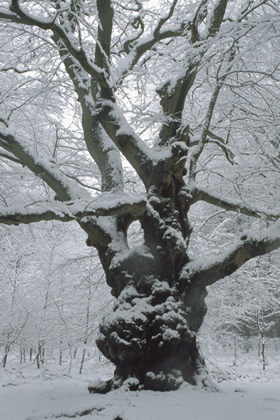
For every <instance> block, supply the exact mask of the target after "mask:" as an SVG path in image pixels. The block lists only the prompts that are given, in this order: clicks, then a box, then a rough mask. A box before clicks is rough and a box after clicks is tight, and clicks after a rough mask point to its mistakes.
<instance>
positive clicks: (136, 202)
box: [0, 194, 146, 225]
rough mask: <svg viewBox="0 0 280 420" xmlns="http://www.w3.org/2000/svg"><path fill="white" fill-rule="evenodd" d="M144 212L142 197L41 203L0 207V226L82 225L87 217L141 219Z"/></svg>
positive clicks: (124, 196)
mask: <svg viewBox="0 0 280 420" xmlns="http://www.w3.org/2000/svg"><path fill="white" fill-rule="evenodd" d="M145 210H146V200H145V198H144V197H142V196H139V197H131V196H127V195H123V194H122V195H121V196H119V195H117V194H104V195H101V196H99V197H98V198H94V199H92V200H91V201H85V200H76V201H71V202H68V203H59V202H57V201H45V202H40V203H36V204H33V205H30V206H10V207H0V223H3V224H6V225H19V224H29V223H36V222H41V221H50V220H59V221H61V222H70V221H72V220H77V221H79V222H83V223H85V222H86V221H87V220H86V218H87V217H100V216H117V215H121V214H127V213H129V214H131V215H132V216H134V217H139V216H141V215H142V214H143V213H144V212H145Z"/></svg>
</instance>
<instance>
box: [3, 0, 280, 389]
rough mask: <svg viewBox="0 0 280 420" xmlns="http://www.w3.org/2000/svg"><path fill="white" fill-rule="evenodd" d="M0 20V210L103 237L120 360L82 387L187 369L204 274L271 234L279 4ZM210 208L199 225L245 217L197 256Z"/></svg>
mask: <svg viewBox="0 0 280 420" xmlns="http://www.w3.org/2000/svg"><path fill="white" fill-rule="evenodd" d="M0 21H1V27H0V30H1V41H0V42H1V68H0V70H1V73H0V77H1V80H0V81H1V114H0V122H1V124H0V147H1V148H0V157H1V171H2V175H3V179H4V181H5V182H4V185H3V186H2V187H1V188H2V190H1V208H0V222H1V223H3V224H7V225H9V224H10V225H11V224H13V225H19V224H21V223H26V224H28V223H35V222H42V221H50V220H58V221H61V222H68V221H73V220H74V221H76V222H77V223H78V224H79V226H80V227H81V229H83V230H84V231H85V232H86V234H87V236H88V239H87V245H88V246H92V247H95V248H96V249H97V251H98V254H99V257H100V260H101V263H102V266H103V268H104V271H105V274H106V280H107V283H108V285H109V286H110V288H111V290H112V294H113V296H115V298H116V301H115V305H114V308H113V311H111V313H110V314H108V315H107V316H105V317H104V319H103V321H102V322H101V325H100V333H99V337H98V339H97V345H98V347H99V349H100V350H101V352H102V353H103V354H104V355H105V356H106V357H107V358H108V359H110V360H111V361H112V362H113V363H114V364H115V366H116V370H115V375H114V378H113V379H112V380H111V381H109V382H107V383H106V384H96V385H93V386H92V387H91V389H90V390H91V391H92V392H93V391H100V390H101V391H103V392H105V391H107V390H109V389H111V388H112V387H116V386H119V385H120V384H121V383H123V381H125V380H126V379H128V378H131V377H134V378H135V379H134V381H132V382H131V383H132V384H133V386H134V387H136V386H137V384H140V385H141V386H144V387H146V388H148V389H156V390H169V389H176V388H177V387H178V386H179V385H180V384H181V383H182V382H183V381H187V382H190V383H195V382H196V380H197V378H198V374H199V373H200V372H201V371H203V360H202V358H201V356H200V354H199V350H198V347H197V340H196V337H197V332H198V330H199V328H200V326H201V324H202V322H203V318H204V316H205V314H206V306H205V302H204V299H205V297H206V294H207V291H206V287H207V286H210V285H212V284H213V283H215V282H217V281H218V280H220V279H223V278H224V277H227V276H230V275H231V274H232V273H234V272H235V271H236V270H238V268H239V267H241V266H242V265H243V264H244V263H246V261H248V260H250V259H252V258H254V257H256V256H261V255H264V254H267V253H269V252H271V251H274V250H276V249H277V248H279V247H280V222H279V215H280V211H279V175H280V173H279V164H280V149H279V86H280V85H279V81H280V78H279V76H280V72H279V56H280V55H279V52H280V51H279V35H280V12H279V4H278V2H277V1H274V0H267V1H266V0H254V1H252V0H246V1H241V0H201V1H196V0H162V1H161V0H158V1H151V0H85V1H82V0H71V1H66V0H52V1H51V0H47V1H45V0H44V1H43V0H21V1H20V0H9V1H8V0H4V1H2V2H1V6H0ZM123 168H124V169H123ZM205 206H206V207H205ZM206 210H207V211H206ZM204 211H205V214H207V215H206V216H205V220H204V221H203V226H204V228H205V226H207V234H209V232H210V229H212V230H213V232H214V231H215V229H216V228H217V225H218V224H219V226H220V224H221V217H222V218H225V217H226V223H230V221H231V220H232V221H234V220H235V217H236V215H237V214H238V216H239V217H243V219H242V220H245V221H246V223H245V222H244V223H243V224H241V225H240V224H239V225H238V226H239V227H238V228H237V227H236V226H235V228H236V230H235V231H236V238H235V239H234V240H233V238H232V228H231V230H230V229H229V231H230V235H229V237H228V240H227V235H226V230H224V231H223V236H222V235H221V241H220V243H218V244H217V246H216V247H213V244H212V246H209V252H205V246H204V247H203V249H204V251H203V254H202V251H201V250H200V247H199V245H200V241H202V240H203V238H201V236H203V235H201V232H202V231H201V229H202V227H201V229H196V221H197V219H196V216H197V217H199V220H200V223H201V220H202V219H201V212H202V214H203V212H204ZM250 220H252V226H251V227H250V225H249V221H250ZM136 221H138V223H140V226H141V238H140V239H138V242H137V246H136V245H134V246H133V242H132V241H129V240H128V239H129V238H128V236H129V233H130V232H131V225H132V224H133V223H134V222H136ZM224 221H225V219H224ZM216 222H217V223H216ZM234 223H235V222H234ZM134 224H135V223H134ZM236 225H237V224H236ZM240 226H241V227H242V229H243V228H244V231H242V229H240ZM232 227H234V224H233V225H232ZM213 235H214V236H215V240H216V239H217V237H219V235H217V231H215V234H214V233H213ZM208 236H209V238H210V239H211V235H210V234H209V235H208ZM139 240H141V243H140V245H139ZM229 281H230V277H229Z"/></svg>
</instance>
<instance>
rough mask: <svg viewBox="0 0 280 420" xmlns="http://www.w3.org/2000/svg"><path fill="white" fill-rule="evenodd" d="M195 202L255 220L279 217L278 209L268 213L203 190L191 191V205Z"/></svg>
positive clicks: (259, 208) (262, 209)
mask: <svg viewBox="0 0 280 420" xmlns="http://www.w3.org/2000/svg"><path fill="white" fill-rule="evenodd" d="M197 201H205V202H206V203H209V204H212V205H213V206H217V207H221V208H223V209H225V210H228V211H236V212H238V213H241V214H244V215H246V216H252V217H256V218H261V217H264V218H266V219H267V220H277V219H279V217H280V209H279V210H274V211H273V210H272V211H268V210H267V209H265V208H262V207H258V208H257V207H254V206H250V205H247V204H245V203H244V202H243V201H240V200H236V199H234V198H230V197H224V196H222V195H218V194H214V193H212V192H211V193H209V192H208V191H206V190H204V189H203V188H195V189H194V190H193V203H196V202H197Z"/></svg>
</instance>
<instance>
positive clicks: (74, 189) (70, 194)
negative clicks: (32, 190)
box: [0, 123, 90, 201]
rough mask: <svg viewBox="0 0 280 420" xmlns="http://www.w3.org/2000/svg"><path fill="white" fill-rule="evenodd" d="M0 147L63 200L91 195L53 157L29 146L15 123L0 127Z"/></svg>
mask: <svg viewBox="0 0 280 420" xmlns="http://www.w3.org/2000/svg"><path fill="white" fill-rule="evenodd" d="M0 147H2V148H3V149H5V150H6V151H7V152H8V156H10V160H11V156H13V157H15V159H16V160H17V161H18V162H20V163H21V164H22V165H23V166H26V167H27V168H28V169H29V170H30V171H31V172H33V173H34V175H36V176H38V177H39V178H41V179H42V180H43V181H45V182H46V183H47V184H48V185H49V187H50V188H51V189H52V190H53V191H54V192H55V193H56V194H57V197H58V199H59V200H61V201H69V200H74V199H77V198H84V199H85V198H88V197H89V196H90V195H89V194H88V193H87V191H86V190H85V189H84V188H81V187H80V186H79V185H78V184H76V183H74V182H71V181H70V180H69V179H68V178H67V176H66V175H64V174H63V173H62V172H61V171H60V169H59V168H58V167H57V165H56V164H55V163H54V162H53V161H52V160H51V159H47V158H45V159H43V158H41V157H39V156H38V155H36V153H35V152H34V151H33V150H32V149H31V147H28V146H27V144H26V143H25V142H24V141H22V140H21V139H20V138H19V137H18V136H17V135H16V133H15V130H14V128H13V124H12V123H11V124H10V125H9V126H6V127H4V128H2V129H0Z"/></svg>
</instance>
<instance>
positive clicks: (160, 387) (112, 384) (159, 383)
mask: <svg viewBox="0 0 280 420" xmlns="http://www.w3.org/2000/svg"><path fill="white" fill-rule="evenodd" d="M116 371H117V369H116ZM184 383H185V384H190V385H195V386H199V387H200V388H205V389H210V390H212V391H217V387H216V386H215V385H214V384H213V382H212V381H211V378H210V377H209V374H208V371H207V369H206V367H205V365H204V361H203V360H202V359H201V358H200V357H199V359H198V361H197V363H196V371H195V372H193V375H192V376H191V377H189V380H185V379H184V378H183V376H182V372H181V371H180V370H179V369H178V370H177V369H171V370H170V371H169V372H167V373H166V372H164V371H157V372H152V371H149V372H146V373H145V374H142V376H141V379H138V378H136V377H124V376H121V375H118V374H117V373H116V374H115V375H114V377H113V378H112V379H110V380H108V381H101V380H97V381H94V382H91V383H90V384H89V386H88V391H89V393H90V394H107V393H108V392H110V391H112V390H115V389H118V388H120V387H122V388H124V389H125V390H127V391H137V390H141V389H146V390H151V391H161V392H165V391H176V390H177V389H179V387H180V386H181V385H182V384H184Z"/></svg>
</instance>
